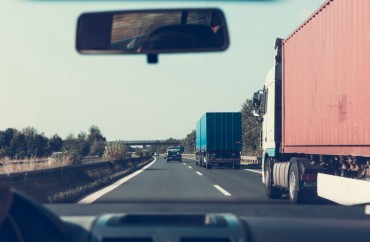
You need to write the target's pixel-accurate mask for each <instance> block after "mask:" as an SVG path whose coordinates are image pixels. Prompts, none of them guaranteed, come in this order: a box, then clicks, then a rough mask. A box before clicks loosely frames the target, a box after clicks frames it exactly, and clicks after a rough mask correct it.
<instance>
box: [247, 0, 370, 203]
mask: <svg viewBox="0 0 370 242" xmlns="http://www.w3.org/2000/svg"><path fill="white" fill-rule="evenodd" d="M355 2H356V3H355ZM359 2H360V1H359ZM365 2H366V1H364V3H365ZM329 3H330V4H329ZM357 4H358V2H357V1H339V0H338V1H330V2H329V1H328V3H327V5H326V6H325V7H323V8H322V9H321V10H320V11H317V13H316V14H315V16H313V17H312V20H311V19H310V20H309V21H307V22H306V23H305V24H304V25H302V26H300V27H299V28H298V29H297V30H296V31H295V32H293V34H292V35H290V36H289V37H287V38H286V39H285V40H282V39H277V40H276V41H275V49H276V55H275V58H274V59H275V65H274V68H272V69H271V71H270V72H269V73H268V74H267V77H266V80H265V85H264V88H263V90H261V91H259V92H256V93H255V94H254V98H253V106H254V107H255V108H256V110H255V111H254V116H259V110H258V107H259V106H260V102H261V101H263V100H261V92H263V94H264V97H265V98H264V101H263V102H264V108H263V109H264V110H263V114H262V115H263V125H262V126H263V137H262V143H263V144H262V146H263V162H262V169H263V173H262V181H263V183H264V185H265V191H266V195H267V197H268V198H281V197H282V194H284V193H287V192H288V194H289V199H290V200H291V202H293V203H300V202H307V201H310V200H314V199H315V198H316V197H317V195H320V196H321V197H325V198H329V199H330V200H333V201H338V200H337V198H338V197H339V196H338V195H337V194H342V196H344V197H346V196H347V197H358V196H361V195H360V194H361V193H364V192H363V191H364V189H363V188H362V189H361V188H360V187H365V186H366V185H367V184H366V183H367V182H366V181H365V180H366V176H367V175H369V168H368V167H369V165H370V146H369V144H370V135H369V127H370V126H369V119H370V113H369V104H368V101H365V100H368V99H367V98H368V96H369V87H370V84H369V83H370V71H369V66H370V58H369V55H368V54H369V50H370V49H369V46H370V45H369V41H370V39H369V38H368V33H369V31H368V29H366V27H362V26H360V24H359V23H362V24H365V22H364V21H363V20H364V19H366V16H367V15H368V13H369V12H366V11H363V10H362V9H361V7H358V6H357ZM333 9H334V10H333ZM336 9H342V10H341V11H337V10H336ZM333 19H340V20H341V21H342V23H348V22H350V23H356V24H349V25H342V24H340V23H337V22H336V23H335V28H334V27H333V26H334V25H333V21H334V20H333ZM318 20H319V21H318ZM368 26H369V25H368ZM339 36H340V38H338V37H339ZM342 38H345V41H344V40H343V39H342ZM343 46H350V47H349V48H348V49H346V48H343ZM366 50H367V53H368V54H365V51H366ZM297 103H299V105H297ZM349 178H354V179H352V180H351V179H349ZM320 182H321V183H322V184H324V182H325V185H326V187H327V188H326V187H325V186H321V185H320V184H318V183H320ZM324 187H325V188H324ZM317 188H319V190H317ZM320 189H322V190H321V191H320ZM356 191H357V193H356ZM324 192H325V193H324ZM350 192H352V193H350ZM349 194H351V195H349ZM357 194H358V196H357ZM345 201H346V200H345ZM362 201H363V203H366V202H367V201H368V200H366V199H365V200H362Z"/></svg>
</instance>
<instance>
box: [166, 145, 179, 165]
mask: <svg viewBox="0 0 370 242" xmlns="http://www.w3.org/2000/svg"><path fill="white" fill-rule="evenodd" d="M166 154H167V162H169V161H180V162H182V155H181V151H180V149H178V148H169V149H167V152H166Z"/></svg>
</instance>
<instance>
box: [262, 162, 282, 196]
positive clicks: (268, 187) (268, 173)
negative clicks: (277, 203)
mask: <svg viewBox="0 0 370 242" xmlns="http://www.w3.org/2000/svg"><path fill="white" fill-rule="evenodd" d="M272 162H273V161H272V159H271V158H267V160H266V164H265V169H264V175H265V191H266V196H267V198H270V199H276V198H281V195H282V193H281V192H280V191H279V190H278V189H276V188H275V187H273V186H272V168H271V167H272V166H273V163H272Z"/></svg>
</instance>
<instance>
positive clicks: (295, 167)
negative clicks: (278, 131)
mask: <svg viewBox="0 0 370 242" xmlns="http://www.w3.org/2000/svg"><path fill="white" fill-rule="evenodd" d="M289 163H290V167H289V173H288V180H289V181H288V191H289V200H290V201H291V202H292V203H307V202H311V201H315V200H317V198H318V196H317V174H318V173H319V172H323V171H324V169H323V167H322V166H321V165H318V164H316V163H314V162H312V161H310V160H308V159H305V158H295V157H294V158H292V159H290V162H289Z"/></svg>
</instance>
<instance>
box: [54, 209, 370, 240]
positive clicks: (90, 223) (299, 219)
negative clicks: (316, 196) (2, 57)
mask: <svg viewBox="0 0 370 242" xmlns="http://www.w3.org/2000/svg"><path fill="white" fill-rule="evenodd" d="M47 207H49V208H50V209H51V210H53V211H54V212H56V213H57V214H59V216H60V217H61V218H62V220H63V221H64V222H65V224H67V225H69V227H70V228H71V232H70V233H69V234H70V235H74V237H73V238H71V239H72V240H73V241H86V242H149V241H153V242H156V241H161V242H167V241H168V242H170V241H171V242H190V241H192V242H209V241H215V242H234V241H235V242H236V241H238V242H239V241H240V242H241V241H254V242H262V241H264V242H268V241H271V242H272V241H301V242H302V241H303V242H304V241H336V242H338V241H369V238H370V220H369V215H366V214H365V213H364V206H355V207H343V206H338V205H300V206H297V205H290V204H289V205H288V204H277V205H276V204H275V205H271V204H243V203H223V204H221V203H217V202H216V203H172V202H167V203H166V202H165V203H160V202H153V203H120V204H117V203H114V204H90V205H67V204H66V205H63V204H60V205H56V204H53V205H47ZM101 211H108V212H107V213H100V212H101ZM70 241H71V240H70Z"/></svg>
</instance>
